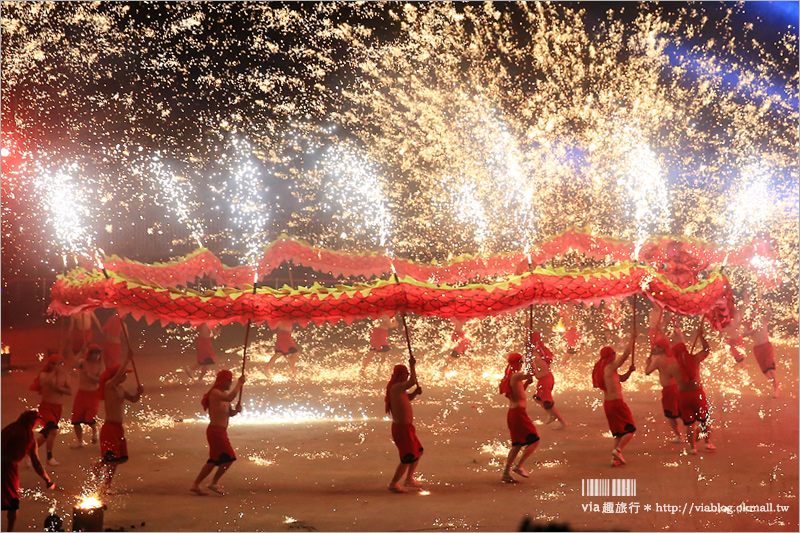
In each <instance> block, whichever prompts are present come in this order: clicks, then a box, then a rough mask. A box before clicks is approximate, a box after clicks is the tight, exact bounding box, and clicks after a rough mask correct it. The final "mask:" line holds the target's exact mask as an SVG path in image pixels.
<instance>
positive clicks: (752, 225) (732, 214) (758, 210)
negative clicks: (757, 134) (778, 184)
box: [727, 163, 774, 246]
mask: <svg viewBox="0 0 800 533" xmlns="http://www.w3.org/2000/svg"><path fill="white" fill-rule="evenodd" d="M741 181H742V184H743V186H742V189H741V191H740V192H739V194H738V195H737V196H735V197H734V198H733V200H732V201H731V203H730V205H729V207H728V212H727V218H728V228H729V233H728V239H727V242H728V244H729V245H731V246H734V245H737V244H741V243H742V242H743V241H744V239H746V238H747V237H753V236H754V235H756V234H757V233H758V232H759V231H761V230H763V229H764V227H765V223H766V221H767V219H768V218H769V216H770V213H771V212H772V210H773V208H774V206H773V205H772V203H771V200H770V198H771V196H772V195H771V194H770V190H769V181H770V172H769V169H768V168H767V167H766V166H765V165H763V164H762V163H751V164H749V165H747V166H746V167H744V168H743V169H742V174H741Z"/></svg>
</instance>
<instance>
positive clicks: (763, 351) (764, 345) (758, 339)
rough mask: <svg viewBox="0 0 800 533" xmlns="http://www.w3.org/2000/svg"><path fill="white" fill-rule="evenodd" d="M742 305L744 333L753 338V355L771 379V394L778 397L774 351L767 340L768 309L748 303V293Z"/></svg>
mask: <svg viewBox="0 0 800 533" xmlns="http://www.w3.org/2000/svg"><path fill="white" fill-rule="evenodd" d="M744 305H745V308H746V309H747V311H746V314H747V315H748V316H747V317H746V318H745V320H744V326H745V331H744V334H745V335H747V336H748V337H750V338H751V339H753V357H755V358H756V361H758V366H759V368H761V372H763V373H764V375H765V376H767V379H770V380H772V396H773V397H774V398H777V397H778V393H779V392H780V384H779V383H778V376H777V375H776V374H775V351H774V349H773V348H772V343H771V342H770V340H769V319H770V311H769V309H767V308H765V307H762V306H761V305H758V304H755V305H751V304H750V293H745V295H744Z"/></svg>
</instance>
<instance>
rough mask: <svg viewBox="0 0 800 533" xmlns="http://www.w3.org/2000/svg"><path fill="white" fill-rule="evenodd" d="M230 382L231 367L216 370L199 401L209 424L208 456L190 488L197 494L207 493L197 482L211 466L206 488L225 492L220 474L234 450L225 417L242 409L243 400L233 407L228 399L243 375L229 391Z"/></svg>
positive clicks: (225, 469)
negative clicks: (211, 475)
mask: <svg viewBox="0 0 800 533" xmlns="http://www.w3.org/2000/svg"><path fill="white" fill-rule="evenodd" d="M232 383H233V374H232V373H231V371H230V370H220V371H219V372H217V379H216V381H214V385H213V386H212V387H211V390H209V391H208V392H207V393H206V394H205V395H204V396H203V399H202V400H201V401H200V404H201V405H202V406H203V410H204V411H208V418H209V422H208V428H207V429H206V440H208V448H209V456H208V461H206V464H205V465H203V468H201V469H200V473H199V474H198V475H197V479H195V480H194V483H193V484H192V486H191V488H190V489H189V490H190V491H191V492H194V493H195V494H197V495H198V496H208V492H206V491H204V490H203V489H201V488H200V483H202V482H203V480H204V479H205V478H206V477H208V475H209V474H210V473H211V471H212V470H214V468H215V467H217V473H216V474H214V478H213V479H212V481H211V484H210V485H208V490H211V491H214V492H216V493H217V494H220V495H223V496H224V495H225V490H224V489H223V488H222V487H220V486H219V480H220V478H221V477H222V475H223V474H224V473H225V472H227V471H228V469H229V468H230V467H231V465H232V464H233V462H234V461H235V460H236V454H235V453H234V451H233V447H232V446H231V441H230V440H228V420H229V419H230V417H232V416H235V415H236V414H237V413H240V412H241V411H242V404H241V403H237V404H236V408H235V409H234V408H233V407H231V402H232V401H233V399H234V398H236V395H237V394H239V391H240V390H241V388H242V385H244V375H241V376H239V379H238V381H237V382H236V386H235V387H233V389H231V390H230V391H229V390H228V389H230V388H231V384H232Z"/></svg>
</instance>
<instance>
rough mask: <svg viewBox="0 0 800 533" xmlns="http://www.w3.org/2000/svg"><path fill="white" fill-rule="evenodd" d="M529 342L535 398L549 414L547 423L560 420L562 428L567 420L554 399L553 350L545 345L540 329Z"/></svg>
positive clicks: (532, 334) (532, 333)
mask: <svg viewBox="0 0 800 533" xmlns="http://www.w3.org/2000/svg"><path fill="white" fill-rule="evenodd" d="M529 342H530V343H531V353H532V354H533V375H534V376H535V377H536V392H535V393H534V396H533V399H534V400H536V402H537V403H539V405H541V406H542V407H544V409H545V411H547V414H548V415H549V417H548V419H547V422H545V424H550V423H552V422H555V421H556V420H558V422H559V424H560V427H561V428H563V427H566V425H567V421H566V420H564V417H563V416H561V413H559V412H558V409H556V408H555V400H553V387H554V386H555V382H556V381H555V378H554V377H553V372H552V371H551V370H550V365H551V364H552V363H553V352H551V351H550V349H549V348H548V347H547V346H545V345H544V343H543V342H542V334H541V333H539V332H538V331H534V332H531V338H530V339H529Z"/></svg>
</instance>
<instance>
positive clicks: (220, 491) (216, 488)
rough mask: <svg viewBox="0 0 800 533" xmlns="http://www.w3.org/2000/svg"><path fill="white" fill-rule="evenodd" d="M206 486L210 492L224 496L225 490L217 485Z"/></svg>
mask: <svg viewBox="0 0 800 533" xmlns="http://www.w3.org/2000/svg"><path fill="white" fill-rule="evenodd" d="M206 488H207V489H208V490H210V491H212V492H216V493H217V494H219V495H220V496H225V495H226V494H227V492H225V489H223V488H222V487H220V486H219V485H208V486H207V487H206Z"/></svg>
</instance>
